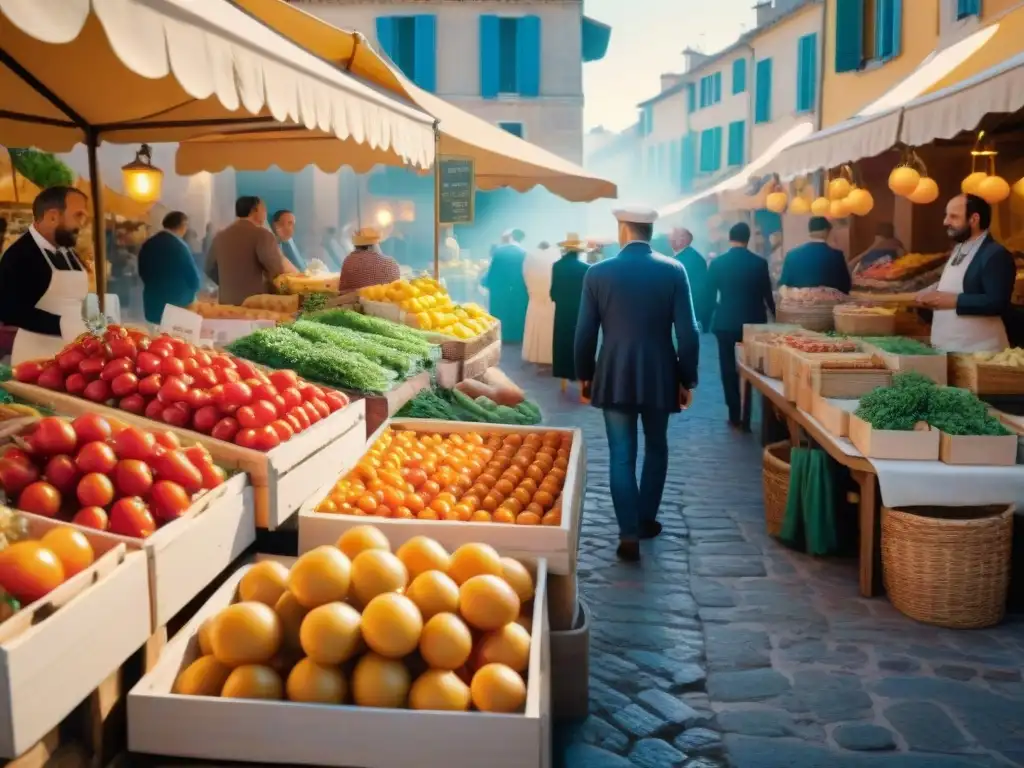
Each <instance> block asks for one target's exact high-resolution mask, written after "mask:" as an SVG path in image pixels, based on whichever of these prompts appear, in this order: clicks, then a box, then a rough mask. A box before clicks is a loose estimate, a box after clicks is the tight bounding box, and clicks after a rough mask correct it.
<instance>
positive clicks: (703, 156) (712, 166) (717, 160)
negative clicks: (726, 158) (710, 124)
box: [700, 128, 722, 173]
mask: <svg viewBox="0 0 1024 768" xmlns="http://www.w3.org/2000/svg"><path fill="white" fill-rule="evenodd" d="M721 167H722V129H721V128H708V129H706V130H703V131H701V132H700V172H701V173H714V172H715V171H717V170H718V169H719V168H721Z"/></svg>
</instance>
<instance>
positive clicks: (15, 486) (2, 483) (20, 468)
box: [0, 449, 39, 499]
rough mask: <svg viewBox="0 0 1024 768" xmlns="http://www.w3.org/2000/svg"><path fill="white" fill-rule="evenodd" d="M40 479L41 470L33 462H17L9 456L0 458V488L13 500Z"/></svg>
mask: <svg viewBox="0 0 1024 768" xmlns="http://www.w3.org/2000/svg"><path fill="white" fill-rule="evenodd" d="M15 450H17V449H15ZM38 479H39V470H38V469H36V467H35V465H34V464H32V463H31V462H28V461H24V462H23V461H16V460H14V459H10V458H8V456H7V454H5V455H4V457H3V458H0V488H3V490H4V493H6V494H7V495H8V496H9V497H10V498H12V499H13V498H14V497H15V496H17V495H18V494H19V493H21V492H22V491H23V490H24V489H25V488H27V487H28V486H30V485H31V484H32V483H34V482H35V481H36V480H38Z"/></svg>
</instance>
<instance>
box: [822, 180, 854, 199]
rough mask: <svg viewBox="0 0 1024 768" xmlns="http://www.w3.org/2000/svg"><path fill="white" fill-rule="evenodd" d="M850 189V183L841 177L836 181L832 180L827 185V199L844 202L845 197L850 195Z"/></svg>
mask: <svg viewBox="0 0 1024 768" xmlns="http://www.w3.org/2000/svg"><path fill="white" fill-rule="evenodd" d="M851 188H852V187H851V185H850V182H848V181H847V180H846V179H844V178H843V177H842V176H840V177H839V178H838V179H832V181H830V182H829V183H828V199H829V200H844V199H845V198H846V196H847V195H849V194H850V189H851Z"/></svg>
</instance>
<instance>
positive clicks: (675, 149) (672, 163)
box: [668, 141, 679, 187]
mask: <svg viewBox="0 0 1024 768" xmlns="http://www.w3.org/2000/svg"><path fill="white" fill-rule="evenodd" d="M668 172H669V181H671V182H672V186H673V187H678V186H679V142H678V141H673V142H670V143H669V145H668Z"/></svg>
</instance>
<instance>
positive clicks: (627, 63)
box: [583, 0, 755, 131]
mask: <svg viewBox="0 0 1024 768" xmlns="http://www.w3.org/2000/svg"><path fill="white" fill-rule="evenodd" d="M754 3H755V0H584V13H586V14H587V15H588V16H590V17H592V18H594V19H597V20H598V21H601V22H603V23H605V24H609V25H610V26H611V28H612V36H611V42H610V44H609V45H608V54H607V55H606V56H605V57H604V59H602V60H601V61H595V62H591V63H589V64H584V65H583V93H584V96H585V98H586V109H585V111H584V125H585V128H586V130H588V131H589V130H590V129H591V128H594V127H596V126H598V125H603V126H604V127H605V128H608V129H610V130H616V131H617V130H621V129H623V128H626V127H628V126H629V125H631V124H632V123H634V122H635V121H636V105H637V103H638V102H641V101H644V100H645V99H648V98H650V97H651V96H654V95H655V94H656V93H658V91H659V90H660V87H659V76H660V75H661V73H662V72H679V71H681V70H682V66H683V57H682V55H681V52H682V50H683V49H684V48H686V47H687V46H690V47H691V48H695V49H697V50H700V51H703V52H705V53H713V52H715V51H718V50H721V49H722V48H724V47H725V46H727V45H729V44H730V43H732V42H734V41H735V40H736V38H737V36H739V35H740V34H741V33H742V32H743V31H744V30H747V29H751V28H752V27H753V26H754V11H753V6H754ZM712 9H713V10H712Z"/></svg>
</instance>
